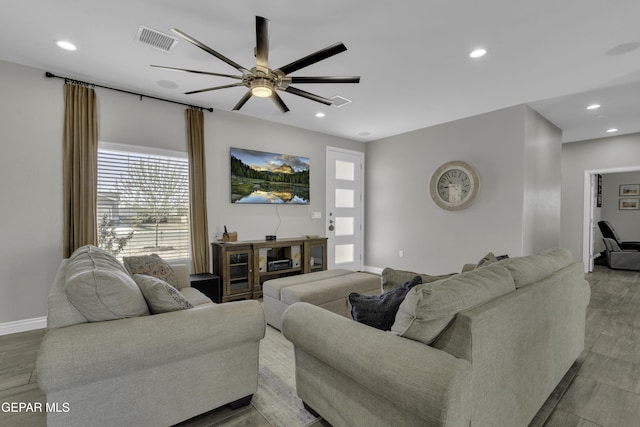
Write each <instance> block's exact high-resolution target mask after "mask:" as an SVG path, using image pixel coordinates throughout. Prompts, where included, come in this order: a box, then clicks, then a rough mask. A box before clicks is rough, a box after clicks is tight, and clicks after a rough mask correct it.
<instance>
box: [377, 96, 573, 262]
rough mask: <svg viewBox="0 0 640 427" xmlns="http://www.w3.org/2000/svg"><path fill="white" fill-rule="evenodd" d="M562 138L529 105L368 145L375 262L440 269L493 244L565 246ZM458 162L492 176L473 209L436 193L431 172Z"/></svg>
mask: <svg viewBox="0 0 640 427" xmlns="http://www.w3.org/2000/svg"><path fill="white" fill-rule="evenodd" d="M560 144H561V138H560V131H559V130H558V129H557V128H555V127H554V126H552V125H551V124H549V123H548V122H546V120H544V119H543V118H542V117H540V116H539V115H537V114H536V113H535V112H533V110H531V109H530V108H529V107H526V106H517V107H511V108H506V109H502V110H498V111H494V112H490V113H486V114H482V115H479V116H474V117H470V118H465V119H462V120H457V121H454V122H450V123H445V124H442V125H438V126H433V127H430V128H426V129H420V130H417V131H414V132H410V133H406V134H403V135H398V136H394V137H391V138H385V139H382V140H379V141H375V142H371V143H368V144H367V177H366V188H367V198H366V208H365V210H366V212H367V225H366V242H365V245H366V249H365V254H366V264H367V265H368V266H374V267H378V268H381V267H385V266H390V267H395V268H403V269H409V270H413V271H419V272H424V273H430V274H440V273H449V272H452V271H459V270H460V268H461V267H462V264H463V263H465V262H477V261H478V260H479V259H480V258H482V257H483V256H484V255H485V254H486V253H487V252H490V251H492V252H494V253H495V254H496V255H500V254H509V255H510V256H518V255H522V254H528V253H532V252H534V251H537V250H541V249H545V248H548V247H553V246H558V243H559V239H558V235H559V220H558V216H559V212H560V172H559V167H560V159H559V155H560ZM449 160H464V161H466V162H468V163H470V164H471V165H473V166H474V167H475V168H476V169H477V170H478V173H479V175H480V180H481V182H482V184H481V189H480V193H479V195H478V198H477V199H476V201H475V203H474V204H473V205H472V206H471V207H469V208H468V209H466V210H463V211H457V212H449V211H445V210H442V209H440V208H439V207H437V206H436V205H435V203H433V201H432V200H431V197H430V195H429V181H430V178H431V174H432V173H433V172H434V171H435V170H436V169H437V168H438V166H440V165H441V164H442V163H445V162H447V161H449ZM525 209H526V214H525ZM538 228H539V229H540V230H541V231H540V232H538V231H537V229H538ZM534 230H535V231H534ZM400 250H402V251H403V254H404V256H403V257H400V256H399V251H400Z"/></svg>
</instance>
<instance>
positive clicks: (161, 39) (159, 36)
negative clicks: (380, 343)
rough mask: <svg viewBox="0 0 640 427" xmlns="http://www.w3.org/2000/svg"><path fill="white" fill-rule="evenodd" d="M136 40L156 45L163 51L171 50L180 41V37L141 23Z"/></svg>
mask: <svg viewBox="0 0 640 427" xmlns="http://www.w3.org/2000/svg"><path fill="white" fill-rule="evenodd" d="M136 41H137V42H138V43H143V44H146V45H149V46H151V47H154V48H156V49H158V50H161V51H163V52H169V51H170V50H171V49H173V47H174V46H175V45H176V43H178V39H176V38H173V37H171V36H170V35H167V34H164V33H161V32H160V31H156V30H154V29H153V28H149V27H145V26H144V25H140V28H138V34H137V35H136Z"/></svg>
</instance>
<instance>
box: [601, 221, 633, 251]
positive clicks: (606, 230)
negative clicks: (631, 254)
mask: <svg viewBox="0 0 640 427" xmlns="http://www.w3.org/2000/svg"><path fill="white" fill-rule="evenodd" d="M598 227H600V232H601V233H602V237H604V238H605V239H613V240H615V242H616V243H617V244H618V246H620V248H621V249H623V250H627V249H631V250H634V251H640V242H623V241H622V240H620V236H618V233H616V230H614V229H613V226H612V225H611V223H610V222H609V221H598Z"/></svg>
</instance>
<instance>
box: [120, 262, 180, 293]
mask: <svg viewBox="0 0 640 427" xmlns="http://www.w3.org/2000/svg"><path fill="white" fill-rule="evenodd" d="M122 261H123V262H124V266H125V267H126V268H127V271H129V274H131V275H132V276H133V275H134V274H144V275H146V276H153V277H157V278H158V279H162V280H164V281H165V282H167V283H168V284H170V285H171V286H173V287H174V288H177V287H178V276H176V272H175V271H173V268H171V266H170V265H169V264H168V263H167V262H166V261H165V260H163V259H162V258H160V257H159V256H158V255H157V254H151V255H141V256H126V257H123V258H122Z"/></svg>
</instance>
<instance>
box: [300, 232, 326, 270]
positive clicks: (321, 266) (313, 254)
mask: <svg viewBox="0 0 640 427" xmlns="http://www.w3.org/2000/svg"><path fill="white" fill-rule="evenodd" d="M305 246H306V247H305V252H306V253H305V263H306V265H305V266H304V267H305V268H304V271H303V272H304V273H311V272H314V271H322V270H326V269H327V241H326V239H323V240H314V241H310V242H307V243H306V245H305Z"/></svg>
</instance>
